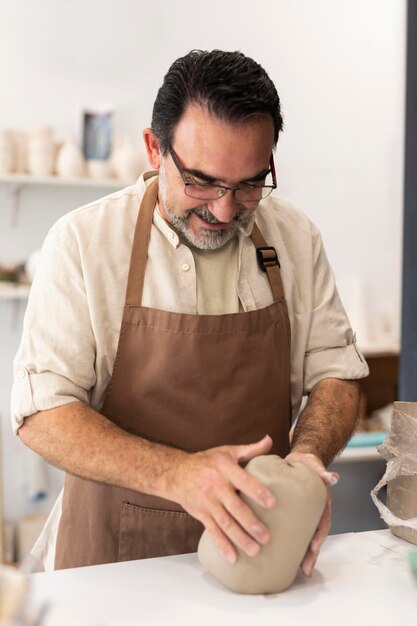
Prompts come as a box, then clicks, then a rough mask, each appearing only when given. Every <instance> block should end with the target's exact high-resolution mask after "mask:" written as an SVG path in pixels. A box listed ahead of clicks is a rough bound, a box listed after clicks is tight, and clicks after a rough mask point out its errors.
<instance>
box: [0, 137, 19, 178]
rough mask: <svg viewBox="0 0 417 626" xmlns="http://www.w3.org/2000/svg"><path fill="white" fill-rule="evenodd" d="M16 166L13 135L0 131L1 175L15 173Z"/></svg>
mask: <svg viewBox="0 0 417 626" xmlns="http://www.w3.org/2000/svg"><path fill="white" fill-rule="evenodd" d="M15 166H16V148H15V142H14V137H13V133H12V132H11V131H10V130H0V174H9V172H13V171H14V170H15Z"/></svg>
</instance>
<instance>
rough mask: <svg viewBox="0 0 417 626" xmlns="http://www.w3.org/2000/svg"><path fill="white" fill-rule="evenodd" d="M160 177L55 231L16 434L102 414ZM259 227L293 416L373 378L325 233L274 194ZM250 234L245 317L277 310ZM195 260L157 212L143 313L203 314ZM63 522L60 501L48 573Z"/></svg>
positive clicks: (29, 327) (24, 349)
mask: <svg viewBox="0 0 417 626" xmlns="http://www.w3.org/2000/svg"><path fill="white" fill-rule="evenodd" d="M153 174H154V173H153ZM151 179H152V173H146V174H144V175H143V176H141V177H140V178H139V180H138V181H137V183H136V184H135V185H133V186H131V187H127V188H126V189H123V190H122V191H119V192H117V193H114V194H112V195H110V196H107V197H105V198H102V199H100V200H97V201H96V202H93V203H91V204H88V205H86V206H84V207H81V208H80V209H77V210H75V211H72V212H71V213H68V214H67V215H65V216H64V217H62V218H61V219H60V220H59V221H58V222H57V223H56V224H55V225H54V226H53V227H52V228H51V230H50V231H49V233H48V235H47V237H46V240H45V243H44V245H43V248H42V254H41V260H40V265H39V268H38V270H37V272H36V276H35V279H34V281H33V285H32V288H31V292H30V297H29V302H28V307H27V311H26V315H25V319H24V325H23V334H22V340H21V344H20V347H19V350H18V353H17V355H16V357H15V361H14V384H13V390H12V401H11V412H12V422H13V428H14V431H15V432H17V430H18V429H19V427H20V426H21V424H22V423H23V420H24V418H25V417H27V416H28V415H31V414H33V413H35V412H37V411H42V410H46V409H51V408H54V407H58V406H62V405H64V404H67V403H70V402H74V401H77V400H78V401H81V402H83V403H85V404H88V405H89V406H91V407H92V408H94V409H96V410H100V408H101V406H102V404H103V402H104V395H105V392H106V389H107V386H108V384H109V382H110V378H111V375H112V370H113V364H114V360H115V356H116V350H117V344H118V339H119V332H120V326H121V320H122V312H123V306H124V299H125V290H126V283H127V273H128V268H129V261H130V252H131V247H132V242H133V234H134V229H135V223H136V219H137V214H138V209H139V206H140V201H141V198H142V196H143V193H144V191H145V188H146V186H147V185H148V184H149V182H150V180H151ZM256 222H257V224H258V226H259V228H260V230H261V232H262V234H263V235H264V238H265V239H266V241H267V243H268V245H271V246H274V247H275V248H276V251H277V253H278V257H279V260H280V263H281V274H282V280H283V285H284V291H285V296H286V300H287V304H288V313H289V317H290V323H291V334H292V343H291V394H292V407H293V414H294V415H296V414H297V411H298V409H299V407H300V403H301V399H302V396H303V395H305V394H308V393H309V392H310V391H311V389H312V388H313V387H314V385H315V384H316V383H318V382H319V381H320V380H322V379H323V378H329V377H332V378H341V379H358V378H362V377H364V376H366V375H367V374H368V368H367V365H366V362H365V360H364V358H363V356H362V355H361V353H360V351H359V350H358V348H357V346H356V343H355V336H354V334H353V332H352V329H351V328H350V325H349V321H348V319H347V317H346V313H345V311H344V309H343V306H342V304H341V302H340V299H339V295H338V293H337V289H336V285H335V280H334V277H333V273H332V271H331V269H330V266H329V263H328V261H327V258H326V254H325V251H324V248H323V244H322V241H321V237H320V234H319V232H318V230H317V229H316V227H315V226H314V225H313V224H312V223H311V222H310V221H309V220H308V218H307V217H306V216H305V215H303V214H302V213H301V212H300V211H298V210H297V209H295V208H294V207H292V206H290V205H288V204H287V203H284V202H282V201H280V200H278V199H277V198H274V197H272V196H270V197H268V198H267V199H266V200H264V201H262V203H261V204H260V205H259V206H258V208H257V210H256ZM251 230H252V224H250V225H249V226H246V227H245V228H241V229H240V231H239V233H238V245H237V246H236V247H235V258H236V254H237V268H236V269H235V270H234V274H233V272H232V275H234V276H236V279H235V288H236V293H235V294H233V297H232V299H231V301H230V302H229V303H225V309H224V310H223V312H231V310H236V307H240V308H241V309H242V310H243V311H251V310H254V309H259V308H262V307H266V306H268V305H269V304H271V303H272V301H273V297H272V293H271V289H270V286H269V283H268V279H267V277H266V274H265V273H263V272H262V271H261V270H260V269H259V267H258V265H257V262H256V257H255V252H254V247H253V244H252V241H251V239H250V237H249V235H250V232H251ZM206 256H208V255H206ZM197 257H198V255H196V258H194V256H193V253H192V251H191V249H190V248H189V247H188V246H187V245H186V244H185V243H183V241H182V240H180V238H179V237H178V234H177V233H176V232H175V231H174V230H173V229H172V228H171V227H170V226H169V225H168V224H167V222H165V220H164V219H163V218H162V216H161V215H160V213H159V211H158V210H155V212H154V217H153V225H152V231H151V238H150V243H149V250H148V262H147V267H146V274H145V284H144V291H143V300H142V304H143V306H146V307H153V308H157V309H163V310H166V311H173V312H178V313H191V314H197V313H199V312H200V313H201V312H205V310H203V311H202V310H201V307H200V310H199V307H198V299H199V298H200V299H201V297H202V290H201V289H198V288H197V285H198V281H197V277H198V276H200V274H201V273H203V275H205V276H206V275H207V274H206V272H207V259H204V258H197ZM225 258H227V259H230V255H226V257H225ZM213 265H216V263H213ZM204 266H205V267H206V269H205V270H204ZM229 269H230V268H229ZM229 276H230V272H229ZM200 278H201V277H200ZM210 280H211V281H212V280H213V276H211V279H210ZM223 289H224V287H223ZM236 294H237V298H236ZM206 299H207V295H206ZM216 306H217V305H216ZM230 307H232V308H230ZM217 312H221V311H217ZM260 358H262V355H260ZM59 515H60V501H58V502H57V505H56V507H55V509H54V512H53V514H52V516H51V519H50V521H49V526H48V527H47V530H46V532H45V533H44V535H43V537H42V538H41V544H42V545H41V551H42V552H45V547H46V548H48V547H49V548H51V549H52V551H51V550H50V551H49V565H51V563H52V559H53V547H54V540H55V535H56V528H57V522H58V520H59ZM51 555H52V556H51Z"/></svg>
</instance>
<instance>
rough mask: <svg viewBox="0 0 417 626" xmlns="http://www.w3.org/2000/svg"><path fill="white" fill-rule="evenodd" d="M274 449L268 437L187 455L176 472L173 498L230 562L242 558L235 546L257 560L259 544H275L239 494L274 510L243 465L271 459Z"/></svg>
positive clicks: (268, 496)
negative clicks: (265, 456) (258, 458)
mask: <svg viewBox="0 0 417 626" xmlns="http://www.w3.org/2000/svg"><path fill="white" fill-rule="evenodd" d="M271 446H272V439H271V438H270V437H269V435H266V436H265V437H264V438H263V439H261V440H260V441H258V442H256V443H253V444H247V445H239V446H221V447H218V448H211V449H209V450H205V451H203V452H195V453H192V454H186V455H184V456H183V457H182V459H181V461H180V462H179V463H178V465H177V466H176V468H175V469H174V471H173V482H172V485H171V486H172V488H173V492H172V494H171V499H172V500H175V501H176V502H178V503H179V504H181V506H182V507H183V508H184V509H185V510H186V511H187V512H188V513H189V514H190V515H192V516H193V517H195V518H196V519H198V520H199V521H200V522H202V524H204V526H205V528H206V529H207V531H208V532H209V533H210V534H211V536H212V537H213V539H214V541H215V543H216V545H217V547H218V549H219V550H220V552H221V553H222V554H223V555H224V557H225V558H226V559H227V560H228V561H229V562H230V563H234V562H235V561H236V559H237V552H236V549H235V547H234V546H238V547H239V548H240V549H241V550H243V551H244V552H245V553H246V554H248V555H249V556H254V555H255V554H257V553H258V552H259V548H260V544H265V543H267V542H268V541H269V539H270V533H269V530H268V528H267V527H266V526H265V525H264V524H263V523H262V522H261V521H260V520H259V519H258V518H257V517H256V516H255V514H254V513H253V512H252V510H251V509H250V507H249V506H248V505H247V504H246V503H245V502H244V501H243V500H242V499H241V498H240V497H239V495H238V493H237V491H240V492H242V493H244V494H245V495H246V496H248V497H249V498H250V499H251V500H253V501H254V502H257V503H258V504H259V505H260V506H262V507H264V508H266V509H272V508H273V507H274V506H275V498H274V496H273V494H272V493H271V492H270V491H269V489H268V488H267V487H266V486H265V485H263V484H262V483H261V482H259V481H258V480H256V479H255V478H253V477H252V476H250V474H248V472H245V470H244V469H243V468H242V467H241V466H240V465H239V464H240V463H246V462H247V461H249V460H250V459H252V458H254V457H256V456H259V455H261V454H266V453H267V452H269V450H270V449H271Z"/></svg>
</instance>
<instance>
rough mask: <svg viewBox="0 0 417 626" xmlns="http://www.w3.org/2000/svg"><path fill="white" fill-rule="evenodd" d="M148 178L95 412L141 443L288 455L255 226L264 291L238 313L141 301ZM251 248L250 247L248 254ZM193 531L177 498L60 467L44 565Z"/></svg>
mask: <svg viewBox="0 0 417 626" xmlns="http://www.w3.org/2000/svg"><path fill="white" fill-rule="evenodd" d="M157 196H158V184H157V181H154V182H153V183H151V184H150V185H149V187H148V188H147V190H146V192H145V194H144V197H143V199H142V203H141V206H140V210H139V215H138V219H137V224H136V230H135V236H134V241H133V247H132V253H131V260H130V268H129V276H128V284H127V290H126V301H125V307H124V312H123V318H122V325H121V331H120V337H119V344H118V349H117V355H116V360H115V363H114V369H113V373H112V378H111V382H110V385H109V388H108V391H107V396H106V399H105V402H104V404H103V407H102V409H101V413H102V414H103V415H105V416H106V417H107V418H108V419H110V420H111V421H112V422H114V423H115V424H117V425H118V426H120V428H123V429H124V430H126V431H128V432H130V433H133V434H135V435H137V436H139V437H143V438H145V439H148V440H150V441H154V442H158V443H162V444H165V445H168V446H173V447H176V448H180V449H183V450H186V451H189V452H194V451H200V450H205V449H208V448H211V447H214V446H220V445H226V444H233V445H237V444H246V443H252V442H254V441H257V440H259V439H261V438H262V437H263V436H264V435H265V434H266V433H268V434H269V435H270V436H271V437H272V440H273V442H274V445H273V449H272V451H271V452H272V453H274V454H279V455H280V456H285V455H286V454H287V453H288V451H289V429H290V425H291V400H290V323H289V318H288V312H287V306H286V302H285V298H284V292H283V287H282V281H281V275H280V270H279V264H278V261H277V258H276V253H275V250H274V249H273V248H270V247H268V246H267V244H266V243H265V241H264V239H263V237H262V235H261V234H260V231H259V230H258V228H257V226H256V224H255V225H254V228H253V232H252V235H251V237H252V241H253V242H254V244H255V245H254V251H253V254H254V262H256V254H257V255H258V257H259V260H260V262H261V267H262V268H263V269H264V270H265V271H266V272H267V274H268V278H269V283H270V286H271V289H272V292H273V295H274V302H273V304H271V305H270V306H268V307H266V308H263V309H259V310H255V311H250V312H247V313H233V314H226V315H192V314H181V313H172V312H167V311H161V310H157V309H152V308H146V307H142V306H141V301H142V290H143V284H144V278H145V268H146V260H147V252H148V245H149V238H150V232H151V227H152V217H153V211H154V208H155V204H156V200H157ZM255 247H256V252H255ZM202 531H203V526H202V524H201V523H200V522H198V521H197V520H195V519H194V518H192V517H191V516H190V515H188V513H186V511H184V509H183V508H182V507H181V506H180V505H179V504H177V503H175V502H172V501H170V500H165V499H163V498H159V497H155V496H151V495H148V494H144V493H140V492H136V491H133V490H129V489H125V488H121V487H115V486H111V485H107V484H104V483H98V482H94V481H91V480H87V479H83V478H79V477H77V476H73V475H70V474H67V475H66V479H65V489H64V497H63V505H62V516H61V520H60V525H59V529H58V537H57V546H56V556H55V568H56V569H60V568H67V567H79V566H84V565H96V564H99V563H113V562H116V561H126V560H132V559H142V558H149V557H159V556H168V555H173V554H183V553H187V552H195V551H196V550H197V545H198V541H199V539H200V536H201V534H202Z"/></svg>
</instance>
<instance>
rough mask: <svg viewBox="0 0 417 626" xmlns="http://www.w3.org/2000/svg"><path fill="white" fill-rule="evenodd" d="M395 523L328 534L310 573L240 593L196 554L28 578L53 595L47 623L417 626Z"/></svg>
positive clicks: (416, 604)
mask: <svg viewBox="0 0 417 626" xmlns="http://www.w3.org/2000/svg"><path fill="white" fill-rule="evenodd" d="M410 547H411V545H410V544H408V543H407V542H405V541H402V540H401V539H398V538H396V537H395V536H394V535H392V534H391V532H390V531H389V530H381V531H371V532H366V533H347V534H343V535H333V536H331V537H329V538H328V540H327V542H326V544H325V546H324V547H323V549H322V553H321V555H320V558H319V562H318V565H317V567H316V570H315V572H314V574H313V576H312V578H311V579H306V578H304V577H303V576H302V575H301V574H300V575H299V576H298V577H297V579H296V581H295V583H294V585H293V586H292V587H291V588H290V589H288V590H287V591H285V592H283V593H281V594H277V595H270V596H262V595H261V596H244V595H239V594H235V593H232V592H230V591H228V590H227V589H225V588H224V587H222V586H221V585H220V584H219V583H217V581H215V580H214V579H213V578H212V577H211V576H210V575H209V574H208V573H206V572H204V570H203V568H202V566H201V565H200V564H199V562H198V560H197V557H196V555H195V554H188V555H182V556H174V557H165V558H158V559H147V560H144V561H129V562H125V563H115V564H110V565H98V566H94V567H84V568H78V569H69V570H61V571H57V572H48V573H42V574H34V575H32V576H31V583H32V588H33V597H34V600H35V601H36V602H38V603H42V602H44V601H47V602H49V603H50V609H49V611H48V613H47V615H46V618H45V622H44V624H45V626H69V625H71V626H75V625H76V626H128V625H132V626H133V625H135V626H144V625H146V626H147V625H148V624H151V625H162V624H164V625H168V624H169V625H170V626H174V625H176V624H178V625H181V626H186V625H191V624H192V625H193V626H195V625H201V624H203V625H205V624H210V625H211V626H237V625H239V626H246V625H249V624H250V625H251V626H258V625H263V624H265V625H266V626H270V625H271V626H284V625H285V626H286V625H287V624H290V625H291V626H298V625H300V626H315V625H317V626H327V625H329V626H345V625H346V626H347V625H349V626H385V625H386V626H408V625H411V624H417V584H416V583H415V582H414V581H413V579H412V577H411V573H410V571H409V568H408V564H407V561H406V558H405V553H406V551H407V550H408V549H410Z"/></svg>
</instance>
